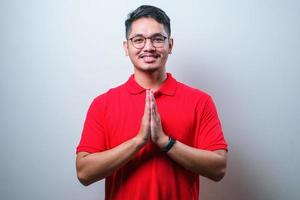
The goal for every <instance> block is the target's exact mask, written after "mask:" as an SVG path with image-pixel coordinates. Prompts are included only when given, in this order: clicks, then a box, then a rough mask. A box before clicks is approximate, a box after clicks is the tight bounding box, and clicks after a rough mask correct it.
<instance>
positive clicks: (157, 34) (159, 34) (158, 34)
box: [130, 33, 167, 38]
mask: <svg viewBox="0 0 300 200" xmlns="http://www.w3.org/2000/svg"><path fill="white" fill-rule="evenodd" d="M137 36H141V37H145V36H144V35H143V34H140V33H138V34H135V35H133V36H132V37H130V38H133V37H137ZM153 36H165V35H164V34H162V33H153V34H152V35H150V36H149V37H153ZM165 37H167V36H165Z"/></svg>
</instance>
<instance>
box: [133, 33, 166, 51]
mask: <svg viewBox="0 0 300 200" xmlns="http://www.w3.org/2000/svg"><path fill="white" fill-rule="evenodd" d="M157 36H161V37H163V38H164V42H163V43H162V44H164V43H165V41H166V39H169V37H167V36H164V35H161V34H155V35H153V36H151V37H145V36H143V35H136V36H133V37H131V38H129V39H128V40H130V41H131V44H132V46H133V47H134V48H136V49H143V48H144V47H145V45H146V43H147V39H150V41H151V45H152V46H153V47H154V48H161V47H163V46H159V47H157V46H155V45H154V43H153V40H154V38H155V37H157ZM135 37H142V38H144V39H145V41H144V44H143V45H142V47H139V48H138V47H136V46H135V45H134V42H133V41H132V39H134V38H135Z"/></svg>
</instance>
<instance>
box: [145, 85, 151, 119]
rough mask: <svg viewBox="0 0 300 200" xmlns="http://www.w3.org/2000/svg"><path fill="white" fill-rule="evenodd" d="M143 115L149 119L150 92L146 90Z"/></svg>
mask: <svg viewBox="0 0 300 200" xmlns="http://www.w3.org/2000/svg"><path fill="white" fill-rule="evenodd" d="M144 113H145V115H146V116H147V117H149V118H150V114H151V113H150V92H149V90H146V100H145V111H144Z"/></svg>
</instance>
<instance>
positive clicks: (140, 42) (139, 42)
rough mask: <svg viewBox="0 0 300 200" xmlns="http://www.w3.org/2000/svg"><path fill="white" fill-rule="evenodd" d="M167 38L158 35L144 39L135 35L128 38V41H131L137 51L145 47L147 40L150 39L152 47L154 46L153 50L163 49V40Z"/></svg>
mask: <svg viewBox="0 0 300 200" xmlns="http://www.w3.org/2000/svg"><path fill="white" fill-rule="evenodd" d="M167 38H168V37H166V36H163V35H160V34H159V35H154V36H151V37H144V36H141V35H137V36H134V37H132V38H129V40H130V41H131V43H132V45H133V46H134V47H135V48H137V49H142V48H144V46H145V45H146V40H147V39H150V41H151V44H152V46H154V47H155V48H162V47H164V44H165V40H166V39H167Z"/></svg>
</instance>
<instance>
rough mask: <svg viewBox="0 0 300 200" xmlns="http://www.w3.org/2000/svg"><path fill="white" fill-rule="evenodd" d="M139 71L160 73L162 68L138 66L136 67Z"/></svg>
mask: <svg viewBox="0 0 300 200" xmlns="http://www.w3.org/2000/svg"><path fill="white" fill-rule="evenodd" d="M136 69H137V70H140V71H143V72H155V71H158V70H159V69H161V67H160V66H157V65H156V66H151V65H148V66H145V65H144V66H138V67H136Z"/></svg>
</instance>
